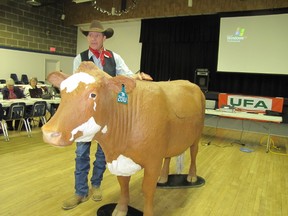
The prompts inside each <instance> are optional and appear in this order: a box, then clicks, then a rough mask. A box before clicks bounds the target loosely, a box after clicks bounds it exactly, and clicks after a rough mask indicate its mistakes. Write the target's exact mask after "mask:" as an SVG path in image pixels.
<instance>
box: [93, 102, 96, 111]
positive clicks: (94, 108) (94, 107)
mask: <svg viewBox="0 0 288 216" xmlns="http://www.w3.org/2000/svg"><path fill="white" fill-rule="evenodd" d="M93 110H94V111H96V102H95V101H94V106H93Z"/></svg>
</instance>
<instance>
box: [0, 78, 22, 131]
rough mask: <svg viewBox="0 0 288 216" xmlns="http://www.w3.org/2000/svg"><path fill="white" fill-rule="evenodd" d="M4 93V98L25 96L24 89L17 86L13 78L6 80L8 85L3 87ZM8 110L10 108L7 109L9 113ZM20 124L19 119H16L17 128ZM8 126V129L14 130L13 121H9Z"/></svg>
mask: <svg viewBox="0 0 288 216" xmlns="http://www.w3.org/2000/svg"><path fill="white" fill-rule="evenodd" d="M2 94H3V99H4V100H8V99H20V98H25V95H24V93H23V91H22V90H21V89H20V88H19V87H17V86H15V83H14V80H13V79H8V80H6V86H5V87H4V88H3V89H2ZM8 111H9V110H6V113H8ZM18 126H19V120H16V121H15V129H17V128H18ZM7 127H8V130H14V127H13V122H12V121H7Z"/></svg>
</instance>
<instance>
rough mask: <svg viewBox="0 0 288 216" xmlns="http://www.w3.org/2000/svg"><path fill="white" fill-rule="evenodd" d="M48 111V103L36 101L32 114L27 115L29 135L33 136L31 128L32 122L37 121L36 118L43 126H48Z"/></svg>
mask: <svg viewBox="0 0 288 216" xmlns="http://www.w3.org/2000/svg"><path fill="white" fill-rule="evenodd" d="M46 110H47V103H46V101H36V102H35V103H34V104H33V106H32V109H31V110H30V112H29V113H28V112H27V113H26V116H25V118H26V124H27V126H28V130H29V133H30V135H31V126H30V121H35V118H39V119H40V120H39V121H41V122H42V125H44V124H46V122H47V121H46V117H45V116H46Z"/></svg>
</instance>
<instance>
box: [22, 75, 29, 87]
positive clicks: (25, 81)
mask: <svg viewBox="0 0 288 216" xmlns="http://www.w3.org/2000/svg"><path fill="white" fill-rule="evenodd" d="M21 82H23V83H24V84H26V85H27V84H29V79H28V76H27V74H22V75H21Z"/></svg>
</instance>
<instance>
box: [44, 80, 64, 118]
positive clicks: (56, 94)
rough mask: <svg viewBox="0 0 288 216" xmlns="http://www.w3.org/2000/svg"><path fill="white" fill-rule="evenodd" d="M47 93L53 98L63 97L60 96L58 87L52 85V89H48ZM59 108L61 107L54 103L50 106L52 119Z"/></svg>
mask: <svg viewBox="0 0 288 216" xmlns="http://www.w3.org/2000/svg"><path fill="white" fill-rule="evenodd" d="M47 92H48V94H49V95H51V96H54V97H61V96H60V90H59V89H58V88H57V87H55V86H53V85H51V86H50V87H48V90H47ZM58 106H59V104H53V103H51V104H49V105H48V107H47V109H48V111H49V112H50V114H51V117H52V116H53V115H54V114H55V112H56V110H57V108H58Z"/></svg>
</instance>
